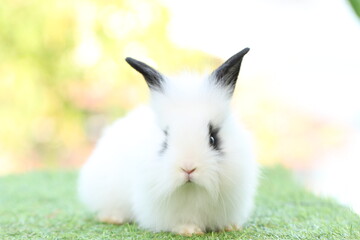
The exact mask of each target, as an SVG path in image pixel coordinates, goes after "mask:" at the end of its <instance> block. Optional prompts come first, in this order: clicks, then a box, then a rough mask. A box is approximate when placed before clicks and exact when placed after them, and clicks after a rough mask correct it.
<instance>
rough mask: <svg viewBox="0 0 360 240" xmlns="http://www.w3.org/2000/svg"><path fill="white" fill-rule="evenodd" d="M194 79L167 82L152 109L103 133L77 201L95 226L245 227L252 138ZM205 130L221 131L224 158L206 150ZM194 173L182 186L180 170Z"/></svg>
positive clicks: (208, 87) (221, 95) (253, 180)
mask: <svg viewBox="0 0 360 240" xmlns="http://www.w3.org/2000/svg"><path fill="white" fill-rule="evenodd" d="M195 78H197V77H196V76H195V75H186V76H182V77H180V79H177V81H174V80H170V79H166V84H164V86H163V87H164V90H163V93H160V92H156V91H152V92H151V107H146V106H143V107H140V108H138V109H136V110H134V111H132V112H130V113H129V114H128V115H127V116H126V117H124V118H122V119H119V120H118V121H116V122H115V123H114V124H112V125H111V126H110V127H108V128H107V129H106V131H105V133H104V135H103V136H102V138H101V139H100V141H99V142H98V144H97V146H96V148H95V150H94V152H93V154H92V155H91V157H90V159H89V160H88V161H87V163H86V164H85V165H84V167H83V168H82V169H81V172H80V178H79V195H80V198H81V200H82V201H83V202H84V203H85V204H86V205H87V206H88V207H89V208H90V209H91V210H92V211H95V212H97V214H98V216H99V218H100V219H101V220H103V221H111V222H116V223H123V222H129V221H135V222H137V223H138V224H139V226H140V227H142V228H146V229H149V230H152V231H156V232H157V231H171V232H177V233H182V234H186V233H189V234H192V233H201V232H204V231H207V230H222V229H226V228H229V227H230V226H237V227H240V226H241V225H242V224H243V223H244V222H245V221H246V220H247V219H248V217H249V215H250V213H251V210H252V208H253V198H254V194H255V190H256V185H257V165H256V162H255V159H254V154H253V147H252V141H251V138H250V136H249V134H248V133H247V131H245V130H244V128H243V127H242V126H241V125H240V124H239V123H238V122H237V121H236V120H235V119H234V117H233V116H232V114H231V111H230V109H229V101H230V99H229V95H228V92H226V90H225V89H222V88H221V87H219V86H215V85H212V84H211V83H210V82H211V81H209V79H208V78H204V79H203V81H196V80H195ZM210 122H211V123H212V124H213V125H215V126H218V127H219V128H220V129H221V130H220V132H219V136H220V141H221V146H222V152H223V153H222V154H220V153H219V152H217V151H215V150H214V149H212V148H211V147H210V146H209V135H208V125H209V123H210ZM164 130H166V131H167V132H168V135H167V136H166V135H165V134H164V132H163V131H164ZM165 138H167V145H168V146H167V149H166V150H165V151H164V152H163V153H160V151H161V149H162V146H163V142H164V141H165ZM195 167H196V171H195V172H194V173H193V174H192V180H193V182H192V183H186V181H187V174H185V173H184V172H183V171H182V170H181V168H188V169H192V168H195Z"/></svg>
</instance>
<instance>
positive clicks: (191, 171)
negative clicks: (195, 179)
mask: <svg viewBox="0 0 360 240" xmlns="http://www.w3.org/2000/svg"><path fill="white" fill-rule="evenodd" d="M181 170H183V171H184V172H186V173H187V174H189V175H190V174H192V173H193V172H194V171H195V170H196V168H193V169H185V168H181Z"/></svg>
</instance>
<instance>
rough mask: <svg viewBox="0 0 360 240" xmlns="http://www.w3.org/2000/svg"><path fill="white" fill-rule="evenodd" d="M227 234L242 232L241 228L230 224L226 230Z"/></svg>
mask: <svg viewBox="0 0 360 240" xmlns="http://www.w3.org/2000/svg"><path fill="white" fill-rule="evenodd" d="M224 230H225V232H231V231H239V230H241V226H240V225H237V224H230V225H228V226H226V227H225V228H224Z"/></svg>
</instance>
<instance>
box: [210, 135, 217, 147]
mask: <svg viewBox="0 0 360 240" xmlns="http://www.w3.org/2000/svg"><path fill="white" fill-rule="evenodd" d="M215 144H216V141H215V138H214V136H211V135H210V146H215Z"/></svg>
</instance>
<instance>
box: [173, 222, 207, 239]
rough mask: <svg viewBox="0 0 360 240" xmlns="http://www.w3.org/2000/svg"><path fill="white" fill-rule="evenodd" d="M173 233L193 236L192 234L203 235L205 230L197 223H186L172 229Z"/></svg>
mask: <svg viewBox="0 0 360 240" xmlns="http://www.w3.org/2000/svg"><path fill="white" fill-rule="evenodd" d="M172 232H173V233H176V234H179V235H183V236H192V235H202V234H204V232H203V231H202V230H201V228H199V227H198V226H196V225H191V224H186V225H180V226H177V227H175V228H173V229H172Z"/></svg>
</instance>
